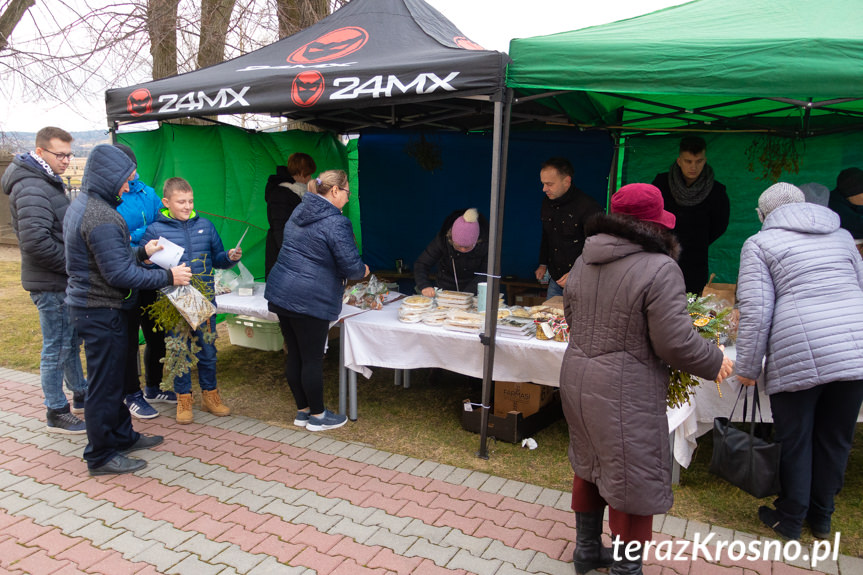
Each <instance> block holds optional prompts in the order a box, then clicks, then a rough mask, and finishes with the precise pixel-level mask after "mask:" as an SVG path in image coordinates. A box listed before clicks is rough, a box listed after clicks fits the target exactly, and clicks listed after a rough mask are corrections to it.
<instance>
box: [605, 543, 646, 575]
mask: <svg viewBox="0 0 863 575" xmlns="http://www.w3.org/2000/svg"><path fill="white" fill-rule="evenodd" d="M628 546H629V543H622V544H621V545H620V548H619V549H618V551H617V555H618V557H620V561H614V564H613V565H612V566H611V569H609V570H608V575H642V571H641V560H642V558H643V552H644V545H642V544H639V545H638V548H637V549H634V550H632V549H630V550H629V551H628V552H627V550H626V548H627V547H628Z"/></svg>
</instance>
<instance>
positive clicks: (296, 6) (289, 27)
mask: <svg viewBox="0 0 863 575" xmlns="http://www.w3.org/2000/svg"><path fill="white" fill-rule="evenodd" d="M335 4H336V5H337V6H341V5H343V4H344V2H337V3H335ZM335 8H336V6H333V9H335ZM329 9H330V2H329V1H328V0H276V15H277V16H278V19H279V38H280V39H281V38H287V37H288V36H290V35H292V34H296V33H297V32H299V31H300V30H302V29H303V28H308V27H309V26H311V25H312V24H314V23H315V22H317V21H318V20H320V19H321V18H323V17H325V16H326V15H327V14H329Z"/></svg>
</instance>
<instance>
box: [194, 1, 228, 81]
mask: <svg viewBox="0 0 863 575" xmlns="http://www.w3.org/2000/svg"><path fill="white" fill-rule="evenodd" d="M234 3H235V0H201V42H200V45H199V48H198V68H204V67H205V66H212V65H213V64H218V63H219V62H222V61H223V60H224V59H225V42H226V40H227V36H228V25H229V24H230V23H231V11H233V9H234Z"/></svg>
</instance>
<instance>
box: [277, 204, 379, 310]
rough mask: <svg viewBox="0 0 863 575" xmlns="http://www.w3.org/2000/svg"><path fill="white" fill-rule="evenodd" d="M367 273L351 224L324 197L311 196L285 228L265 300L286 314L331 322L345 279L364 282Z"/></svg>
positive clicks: (339, 307)
mask: <svg viewBox="0 0 863 575" xmlns="http://www.w3.org/2000/svg"><path fill="white" fill-rule="evenodd" d="M365 271H366V266H365V264H364V263H363V261H362V260H361V259H360V254H359V250H357V242H356V240H355V239H354V232H353V228H352V227H351V221H350V220H349V219H348V218H346V217H345V216H343V215H342V213H341V211H340V210H339V209H338V208H337V207H336V206H334V205H333V204H331V203H330V202H329V201H328V200H327V199H326V198H324V197H322V196H319V195H317V194H313V193H308V194H306V195H305V196H303V201H302V203H300V205H299V207H297V209H296V210H294V213H293V215H291V219H289V220H288V223H287V225H286V226H285V239H284V241H283V243H282V249H281V251H279V259H278V261H276V265H275V266H273V269H272V270H271V271H270V277H269V278H268V280H267V289H266V291H265V293H264V297H265V298H266V299H267V301H268V302H270V303H273V304H275V305H277V306H278V307H280V308H282V309H284V310H287V311H290V312H294V313H299V314H302V315H307V316H311V317H315V318H318V319H325V320H329V321H333V320H335V319H338V317H339V312H340V311H341V309H342V293H343V291H344V286H345V280H355V279H361V278H362V277H363V275H364V274H365Z"/></svg>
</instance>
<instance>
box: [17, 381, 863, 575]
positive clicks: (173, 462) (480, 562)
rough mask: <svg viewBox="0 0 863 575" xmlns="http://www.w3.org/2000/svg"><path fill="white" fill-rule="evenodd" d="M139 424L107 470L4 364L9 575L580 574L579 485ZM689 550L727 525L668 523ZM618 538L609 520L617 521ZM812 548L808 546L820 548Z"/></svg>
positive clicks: (778, 569) (684, 565) (229, 429)
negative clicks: (143, 463) (93, 469)
mask: <svg viewBox="0 0 863 575" xmlns="http://www.w3.org/2000/svg"><path fill="white" fill-rule="evenodd" d="M157 407H159V408H160V409H161V410H162V411H163V416H161V417H157V418H155V419H152V420H147V421H138V420H136V421H135V423H134V425H135V428H136V429H137V430H138V431H140V432H143V433H150V434H160V435H164V436H165V443H164V444H162V445H160V446H158V447H157V448H155V449H153V450H149V451H139V452H136V453H135V454H134V455H135V457H140V458H143V459H146V460H147V461H148V466H147V468H146V469H144V470H142V471H140V472H138V473H137V474H135V475H121V476H113V477H112V476H103V477H95V478H91V477H89V476H88V474H87V469H86V465H85V463H84V462H83V460H82V459H81V453H82V451H83V449H84V446H85V444H86V437H85V436H71V435H62V434H52V433H48V432H46V430H45V409H44V406H43V405H42V397H41V389H40V388H39V381H38V376H37V375H33V374H27V373H22V372H18V371H13V370H9V369H5V368H0V574H4V573H16V574H17V573H31V574H34V575H71V574H75V573H88V574H105V575H123V574H133V573H134V574H139V575H147V574H153V573H172V574H173V573H178V574H188V575H217V574H218V575H233V574H249V575H271V574H272V575H280V574H291V575H311V574H314V573H318V574H322V575H330V574H332V575H365V574H376V575H392V574H398V575H406V574H415V575H459V574H468V573H472V574H478V575H534V574H549V575H564V574H565V575H571V574H572V573H574V569H573V565H572V563H571V557H572V551H573V547H574V544H573V541H574V540H575V529H574V524H575V521H574V516H573V513H572V511H570V509H569V493H564V492H561V491H555V490H551V489H546V488H543V487H538V486H536V485H531V484H528V483H523V482H519V481H512V480H507V479H502V478H499V477H494V476H491V475H488V474H486V473H480V472H475V471H469V470H465V469H459V468H456V467H452V466H449V465H441V464H438V463H435V462H433V461H427V460H420V459H414V458H410V457H405V456H402V455H397V454H392V453H387V452H383V451H379V450H376V449H373V448H371V447H368V446H365V445H361V444H357V443H350V442H345V441H335V440H333V439H330V438H328V437H327V434H326V433H309V432H306V431H300V430H298V428H284V427H279V426H274V425H270V424H267V423H264V422H261V421H258V420H255V419H251V418H248V417H242V416H231V417H225V418H219V417H214V416H212V415H210V414H206V413H203V412H200V411H196V413H195V423H194V424H191V425H177V424H176V423H175V422H174V420H173V418H172V417H170V414H171V413H172V411H173V409H174V408H173V406H166V405H164V404H160V405H157ZM654 531H655V540H656V541H657V542H663V541H664V542H667V543H666V545H667V546H668V547H669V548H671V547H673V546H675V547H674V548H675V549H677V548H679V546H680V545H682V544H685V542H687V541H692V540H695V539H697V538H701V539H702V540H703V539H704V537H706V536H708V534H709V533H714V535H713V537H714V538H715V539H722V540H728V541H730V540H735V539H736V540H740V541H744V542H748V541H752V540H753V539H754V538H753V537H752V536H750V535H747V534H744V533H739V532H734V531H731V530H728V529H722V528H718V527H711V526H709V525H706V524H703V523H699V522H695V521H688V522H687V521H685V520H683V519H679V518H676V517H672V516H662V517H657V518H656V520H655V523H654ZM606 532H607V525H606ZM804 551H806V549H804ZM687 557H689V559H688V560H684V561H675V560H673V559H671V558H668V559H667V560H665V559H662V560H660V559H651V560H649V561H647V562H646V564H645V568H644V573H645V574H646V575H672V574H676V575H687V574H692V575H714V574H716V575H754V574H760V575H795V574H798V575H799V574H810V575H811V574H814V573H830V574H840V575H863V560H861V559H858V558H853V557H846V556H841V555H840V556H839V558H838V560H833V561H826V562H824V563H822V564H820V565H819V567H818V568H819V570H818V571H813V570H810V569H809V568H808V562H804V561H803V560H802V559H801V560H798V561H796V562H791V563H785V562H780V561H752V560H746V559H743V560H740V561H736V562H735V561H732V560H730V559H729V558H728V557H727V556H723V557H722V558H721V559H719V560H718V561H717V560H716V558H713V560H712V561H705V560H704V559H703V558H698V559H695V560H692V559H691V555H687Z"/></svg>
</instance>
